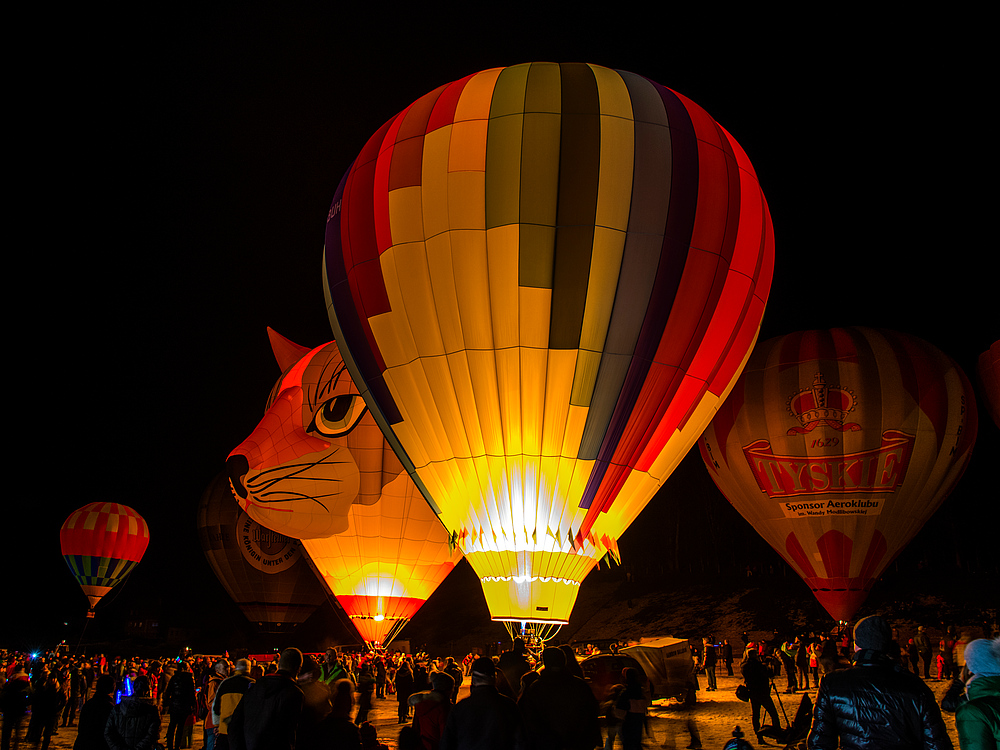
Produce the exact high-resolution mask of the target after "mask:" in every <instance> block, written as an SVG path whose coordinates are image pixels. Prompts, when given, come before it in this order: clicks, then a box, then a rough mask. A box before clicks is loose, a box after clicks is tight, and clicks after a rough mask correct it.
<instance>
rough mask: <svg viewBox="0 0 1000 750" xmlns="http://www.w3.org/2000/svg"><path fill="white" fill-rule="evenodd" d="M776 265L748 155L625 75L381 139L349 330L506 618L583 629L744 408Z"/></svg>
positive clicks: (689, 111)
mask: <svg viewBox="0 0 1000 750" xmlns="http://www.w3.org/2000/svg"><path fill="white" fill-rule="evenodd" d="M773 260H774V247H773V234H772V230H771V221H770V214H769V213H768V209H767V204H766V202H765V200H764V196H763V193H762V191H761V189H760V186H759V185H758V182H757V177H756V174H755V173H754V170H753V167H752V165H751V164H750V161H749V159H748V158H747V156H746V154H745V153H744V152H743V149H742V148H740V146H739V144H738V143H737V142H736V140H735V139H734V138H732V136H730V135H729V134H728V133H727V132H726V131H725V130H724V129H723V128H722V127H721V126H720V125H719V124H718V123H716V122H715V121H714V120H713V119H712V118H711V117H710V116H709V115H708V114H707V113H706V112H705V111H704V110H703V109H701V108H700V107H699V106H698V105H697V104H695V103H694V102H692V101H690V100H689V99H687V98H685V97H684V96H682V95H680V94H677V93H676V92H673V91H671V90H669V89H667V88H665V87H663V86H660V85H659V84H656V83H654V82H652V81H650V80H648V79H646V78H642V77H641V76H638V75H635V74H632V73H628V72H624V71H617V70H610V69H608V68H602V67H600V66H597V65H587V64H582V63H580V64H576V63H573V64H556V63H531V64H527V65H514V66H510V67H507V68H502V69H501V68H497V69H493V70H487V71H483V72H480V73H476V74H473V75H470V76H468V77H466V78H463V79H461V80H459V81H455V82H453V83H450V84H446V85H444V86H441V87H439V88H437V89H435V90H434V91H432V92H430V93H429V94H427V95H426V96H423V97H421V98H420V99H418V100H417V101H416V102H414V103H413V104H412V105H410V106H409V107H407V108H406V109H405V110H403V111H402V112H400V113H399V115H397V116H396V117H394V118H392V119H391V120H390V121H389V122H387V123H386V124H385V126H384V127H383V128H382V129H381V130H379V132H378V133H376V134H375V135H374V136H373V137H372V138H371V139H370V140H369V141H368V143H367V144H366V145H365V147H364V148H363V149H362V151H361V154H360V155H359V156H358V158H357V159H356V160H355V162H354V164H353V165H352V166H351V167H350V169H349V170H348V172H347V174H346V175H345V176H344V179H343V180H342V181H341V184H340V187H339V188H338V190H337V192H336V194H335V196H334V200H333V204H332V206H331V209H330V214H329V219H328V223H327V232H326V253H325V257H324V282H325V289H326V293H327V300H328V307H329V311H330V317H331V323H332V325H333V329H334V334H335V336H336V338H337V341H338V342H339V343H340V346H341V351H342V352H343V353H344V358H345V361H346V362H347V365H348V367H349V368H350V369H351V373H352V375H353V376H354V378H355V382H357V384H358V386H359V388H360V389H361V391H362V393H363V394H364V398H365V401H366V403H367V404H368V406H369V408H370V409H371V410H372V412H373V414H374V416H375V419H376V421H377V422H378V424H379V425H380V426H381V427H382V428H383V430H384V432H385V434H386V437H387V438H388V440H389V441H390V443H391V444H392V445H393V447H394V448H395V449H396V453H397V455H398V456H399V457H400V459H401V460H402V461H403V463H404V465H405V466H406V469H407V471H408V472H409V473H410V475H411V476H412V477H413V478H414V481H415V482H416V483H417V485H418V487H420V489H421V491H422V492H423V493H424V495H425V497H427V499H428V500H429V501H431V503H432V505H433V506H434V508H435V510H436V511H437V512H438V513H439V516H440V518H441V520H442V522H443V523H444V525H445V526H446V527H447V528H448V529H449V530H451V531H452V532H453V533H454V538H455V539H456V541H457V543H458V544H459V545H460V546H461V547H462V549H463V550H464V551H465V553H466V556H467V558H468V560H469V562H470V563H471V564H472V566H473V568H474V569H475V570H476V572H477V573H478V575H479V577H480V580H481V582H482V585H483V591H484V593H485V595H486V600H487V603H488V605H489V608H490V612H491V614H492V616H493V618H494V619H496V620H531V621H540V622H553V623H560V622H566V621H567V620H568V618H569V614H570V611H571V610H572V608H573V603H574V601H575V599H576V595H577V592H578V591H579V586H580V582H581V581H582V580H583V579H584V577H585V576H586V575H587V573H588V572H589V571H590V570H591V569H592V568H593V567H594V565H595V564H596V563H597V561H598V560H599V559H600V558H601V557H603V556H604V555H606V554H608V553H611V554H612V555H616V554H617V544H618V538H619V536H620V535H621V534H622V532H623V531H624V530H625V528H626V527H627V526H628V525H629V524H630V523H631V522H632V520H633V519H635V517H636V516H637V515H638V513H639V512H640V511H641V510H642V508H643V507H644V506H645V504H646V502H648V500H649V499H650V498H651V497H652V496H653V494H654V493H655V492H656V490H657V489H658V488H659V487H660V486H661V485H662V484H663V482H664V481H665V480H666V479H667V477H668V476H669V475H670V472H671V471H672V470H673V469H674V468H675V467H676V465H677V464H678V463H679V462H680V460H681V458H683V456H684V455H685V454H686V453H687V451H688V450H689V448H690V447H691V446H692V445H693V444H694V442H695V441H696V440H697V439H698V436H699V435H700V434H701V433H702V431H703V430H704V428H705V425H706V424H707V423H708V421H709V420H710V419H711V418H712V415H713V414H714V413H715V410H716V409H717V408H718V405H719V404H720V403H721V402H722V400H723V399H724V398H725V395H726V393H728V391H729V389H730V388H731V387H732V384H733V382H734V381H735V379H736V377H737V375H738V374H739V371H740V369H741V367H742V365H743V363H744V362H745V360H746V357H747V354H748V352H749V350H750V348H751V347H752V346H753V342H754V341H755V339H756V336H757V331H758V328H759V325H760V319H761V315H762V314H763V311H764V305H765V301H766V299H767V294H768V289H769V288H770V283H771V274H772V268H773Z"/></svg>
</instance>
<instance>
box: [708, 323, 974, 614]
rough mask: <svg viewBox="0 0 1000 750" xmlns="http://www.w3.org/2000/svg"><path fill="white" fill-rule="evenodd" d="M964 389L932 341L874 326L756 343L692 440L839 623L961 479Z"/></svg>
mask: <svg viewBox="0 0 1000 750" xmlns="http://www.w3.org/2000/svg"><path fill="white" fill-rule="evenodd" d="M976 426H977V420H976V408H975V400H974V397H973V394H972V388H971V386H970V384H969V381H968V379H967V378H966V377H965V374H964V373H963V372H962V370H961V369H960V368H959V367H958V365H957V364H955V363H954V362H953V361H952V360H951V359H950V358H948V357H947V356H946V355H944V354H942V353H941V352H940V351H939V350H938V349H936V348H935V347H933V346H931V345H930V344H928V343H926V342H924V341H921V340H919V339H917V338H914V337H912V336H907V335H904V334H900V333H895V332H892V331H881V330H875V329H871V328H835V329H833V330H829V331H805V332H800V333H793V334H789V335H787V336H782V337H779V338H775V339H771V340H769V341H766V342H764V343H762V344H759V345H758V346H757V348H756V350H755V351H754V353H753V356H752V357H751V359H750V361H749V362H748V363H747V366H746V369H745V370H744V371H743V375H742V377H741V378H740V380H739V382H738V383H737V384H736V387H735V388H734V389H733V391H732V393H731V394H730V396H729V399H728V400H727V401H726V403H725V404H724V405H723V407H722V409H720V410H719V413H718V414H717V415H716V417H715V419H714V420H713V421H712V424H711V425H710V426H709V428H708V429H707V430H706V431H705V434H704V436H703V437H702V439H701V440H700V441H699V447H700V449H701V455H702V458H703V459H704V461H705V465H706V466H707V467H708V470H709V473H710V474H711V475H712V479H714V480H715V483H716V484H717V485H718V486H719V489H721V490H722V492H723V494H725V496H726V497H727V498H728V499H729V501H730V502H731V503H732V504H733V506H734V507H735V508H736V509H737V510H738V511H739V512H740V513H741V514H742V515H743V517H744V518H746V519H747V521H749V522H750V523H751V524H752V525H753V527H754V528H755V529H756V530H757V531H758V532H759V533H760V534H761V536H763V537H764V538H765V539H766V540H767V541H768V543H769V544H770V545H771V546H772V547H774V549H775V550H777V552H778V553H779V554H781V555H782V557H784V558H785V560H786V561H787V562H788V564H789V565H791V566H792V567H793V568H794V569H795V570H796V571H797V572H798V573H799V575H801V576H802V577H803V578H804V579H805V581H806V583H807V584H808V585H809V587H810V588H811V589H812V591H813V593H814V594H815V595H816V598H817V599H818V600H819V601H820V603H821V604H822V605H823V606H824V607H825V608H826V610H827V611H828V612H829V613H830V614H831V615H832V616H833V617H835V618H836V619H838V620H848V619H850V617H851V616H852V615H853V614H854V613H855V612H856V611H857V609H858V607H859V606H861V603H862V602H863V601H864V599H865V597H866V596H867V595H868V591H869V590H870V589H871V587H872V584H873V583H874V582H875V581H876V580H877V579H878V577H879V576H880V575H881V573H882V571H883V570H885V568H886V566H887V565H888V564H889V563H890V562H891V561H892V560H893V558H895V556H896V555H897V554H898V553H899V552H900V551H901V550H902V549H903V547H905V546H906V544H907V543H908V542H909V541H910V539H912V538H913V536H914V535H915V534H916V533H917V531H919V530H920V527H921V526H923V524H924V522H925V521H927V519H928V518H930V516H931V515H932V514H933V513H934V511H935V510H937V508H938V506H940V504H941V502H942V501H943V500H944V498H945V497H946V496H947V494H948V493H949V492H950V491H951V489H952V488H953V487H954V485H955V483H956V482H957V481H958V479H959V478H960V477H961V475H962V472H963V471H964V470H965V467H966V465H967V464H968V461H969V458H970V456H971V454H972V446H973V444H974V443H975V439H976Z"/></svg>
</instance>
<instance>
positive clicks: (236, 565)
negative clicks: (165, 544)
mask: <svg viewBox="0 0 1000 750" xmlns="http://www.w3.org/2000/svg"><path fill="white" fill-rule="evenodd" d="M198 538H199V539H200V540H201V548H202V551H203V552H204V553H205V558H206V559H207V560H208V564H209V565H210V566H211V567H212V570H213V571H214V572H215V575H216V576H217V577H218V579H219V582H220V583H221V584H222V586H223V587H224V588H225V589H226V592H227V593H228V594H229V596H230V597H232V600H233V601H234V602H236V604H237V606H239V608H240V609H241V610H242V611H243V614H244V615H246V617H247V619H248V620H250V622H252V623H255V624H256V625H257V627H258V628H259V629H260V630H261V631H262V632H265V633H281V632H287V631H289V630H291V629H292V628H293V627H295V626H296V625H298V624H299V623H302V622H305V621H306V619H308V617H309V615H311V614H312V613H313V612H315V611H316V610H317V609H318V608H319V607H320V605H322V604H323V602H324V601H326V593H325V592H324V591H323V587H322V586H321V585H320V583H319V581H318V580H316V574H315V573H314V572H313V570H312V568H311V567H310V566H309V561H308V560H307V559H306V555H305V553H304V552H303V551H302V544H301V542H299V540H298V539H292V538H290V537H287V536H285V535H284V534H279V533H277V532H275V531H271V530H270V529H268V528H265V527H264V526H261V525H260V524H259V523H257V522H256V521H254V520H253V519H252V518H250V516H248V515H247V514H246V513H244V512H243V511H242V510H241V509H240V506H239V505H237V503H236V500H235V499H234V498H233V492H232V490H231V489H230V486H229V477H228V476H227V475H226V474H225V473H222V474H219V476H217V477H216V478H215V479H214V480H212V482H211V484H209V486H208V487H207V488H206V490H205V493H204V494H203V495H202V498H201V502H200V503H199V505H198Z"/></svg>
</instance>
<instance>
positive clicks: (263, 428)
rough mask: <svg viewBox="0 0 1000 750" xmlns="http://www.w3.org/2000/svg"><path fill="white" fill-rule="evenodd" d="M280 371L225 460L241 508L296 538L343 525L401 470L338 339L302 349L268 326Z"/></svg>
mask: <svg viewBox="0 0 1000 750" xmlns="http://www.w3.org/2000/svg"><path fill="white" fill-rule="evenodd" d="M269 333H270V334H271V343H272V348H273V349H274V351H275V356H276V357H277V359H278V364H279V365H281V366H282V367H283V368H284V370H285V371H284V373H283V374H282V375H281V377H280V378H279V379H278V382H277V383H276V384H275V386H274V388H273V390H272V391H271V396H270V398H269V399H268V403H267V410H266V412H265V414H264V418H263V419H262V420H261V421H260V424H258V425H257V427H256V429H254V431H253V432H252V433H251V434H250V436H249V437H247V439H246V440H244V441H243V442H242V443H241V444H240V445H239V446H238V447H237V448H236V449H235V450H234V451H233V452H232V453H231V454H230V455H229V458H228V459H227V461H226V466H227V469H228V471H229V478H230V483H231V485H232V488H233V494H234V495H235V497H236V499H237V501H238V502H239V503H240V506H241V507H243V509H244V510H245V511H246V512H247V513H248V514H249V515H250V516H251V517H252V518H253V519H254V520H255V521H257V522H258V523H260V524H262V525H264V526H266V527H267V528H269V529H271V530H273V531H277V532H280V533H282V534H285V535H286V536H290V537H293V538H296V539H315V538H322V537H327V536H330V535H331V534H337V533H340V532H342V531H344V530H345V529H347V526H348V522H347V514H348V511H349V510H350V507H351V505H352V504H353V503H361V504H364V505H370V504H372V503H375V502H376V501H377V500H378V499H379V496H380V495H381V493H382V487H384V486H385V485H386V484H387V483H389V482H391V481H392V480H393V479H394V478H396V477H397V476H398V475H399V474H400V472H402V470H403V467H402V465H401V464H400V463H399V459H397V458H396V456H395V454H394V453H393V452H392V449H391V448H390V447H389V444H388V443H387V442H386V440H385V438H384V437H383V435H382V432H381V430H379V428H378V425H376V424H375V420H374V418H373V417H372V416H371V414H369V413H368V409H367V407H366V406H365V402H364V400H363V399H362V398H361V395H360V394H359V392H358V389H357V387H356V386H355V385H354V381H352V380H351V376H350V374H349V373H348V372H347V368H346V367H345V365H344V360H343V358H342V357H341V356H340V350H339V349H338V348H337V344H336V342H332V341H331V342H330V343H328V344H324V345H323V346H319V347H316V348H315V349H312V350H308V349H305V348H303V347H299V346H297V345H295V344H292V342H290V341H288V340H287V339H284V338H283V337H280V336H278V334H276V333H274V332H273V331H270V329H269Z"/></svg>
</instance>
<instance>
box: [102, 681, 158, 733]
mask: <svg viewBox="0 0 1000 750" xmlns="http://www.w3.org/2000/svg"><path fill="white" fill-rule="evenodd" d="M151 695H152V692H151V691H150V688H149V678H148V677H146V676H145V675H143V676H141V677H138V678H136V681H135V686H134V687H133V691H132V695H130V696H128V697H127V698H123V699H122V702H121V703H119V704H118V705H117V706H115V708H114V710H113V711H112V712H111V715H110V716H108V723H107V724H106V725H105V727H104V740H105V741H106V742H107V743H108V747H109V748H111V750H153V748H155V747H156V742H157V740H159V738H160V712H159V711H157V710H156V706H155V705H153V701H152V698H151V697H150V696H151Z"/></svg>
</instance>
